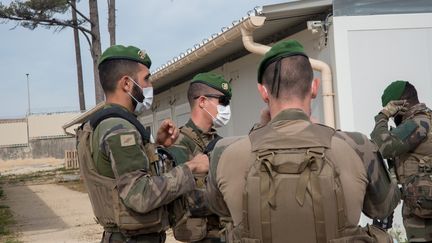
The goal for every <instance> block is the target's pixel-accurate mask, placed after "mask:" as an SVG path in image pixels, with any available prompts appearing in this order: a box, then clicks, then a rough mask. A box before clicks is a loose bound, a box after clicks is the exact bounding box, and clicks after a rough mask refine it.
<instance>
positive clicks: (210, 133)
mask: <svg viewBox="0 0 432 243" xmlns="http://www.w3.org/2000/svg"><path fill="white" fill-rule="evenodd" d="M186 126H188V127H190V128H192V130H194V131H195V132H196V133H198V134H209V135H213V134H215V133H216V130H215V129H214V128H213V127H212V128H210V131H208V132H203V131H202V130H201V129H200V128H199V127H198V126H197V125H196V124H195V123H194V122H193V121H192V119H189V121H188V122H187V123H186Z"/></svg>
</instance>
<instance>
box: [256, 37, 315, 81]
mask: <svg viewBox="0 0 432 243" xmlns="http://www.w3.org/2000/svg"><path fill="white" fill-rule="evenodd" d="M291 56H304V57H306V58H308V56H307V55H306V54H305V52H304V48H303V46H302V45H301V44H300V43H299V42H298V41H296V40H283V41H279V42H278V43H276V44H274V45H273V46H272V48H271V49H270V50H269V51H268V52H267V53H266V54H265V55H264V57H263V59H262V60H261V63H260V64H259V66H258V83H260V84H261V83H262V76H263V75H264V71H265V70H266V68H267V67H268V66H270V64H272V63H274V62H277V61H279V62H280V60H281V59H283V58H285V57H291Z"/></svg>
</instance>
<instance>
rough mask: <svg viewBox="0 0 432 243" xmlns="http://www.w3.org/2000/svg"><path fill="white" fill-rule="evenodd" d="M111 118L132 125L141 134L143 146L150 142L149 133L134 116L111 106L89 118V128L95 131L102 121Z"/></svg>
mask: <svg viewBox="0 0 432 243" xmlns="http://www.w3.org/2000/svg"><path fill="white" fill-rule="evenodd" d="M112 117H119V118H123V119H125V120H126V121H128V122H130V123H132V125H134V126H135V128H136V129H137V130H138V132H139V133H140V134H141V137H142V140H143V142H144V144H146V143H148V142H149V141H150V132H149V131H148V130H146V129H145V128H144V126H143V125H142V124H141V123H140V122H139V121H138V119H137V118H136V117H135V116H134V115H132V114H131V113H129V112H127V111H125V110H123V109H122V108H120V107H116V106H113V107H109V108H106V109H103V110H101V111H98V112H96V113H95V114H93V115H92V116H91V117H90V118H89V121H90V126H91V127H92V128H93V129H95V128H96V127H97V126H98V125H99V124H100V123H101V122H102V121H103V120H105V119H108V118H112Z"/></svg>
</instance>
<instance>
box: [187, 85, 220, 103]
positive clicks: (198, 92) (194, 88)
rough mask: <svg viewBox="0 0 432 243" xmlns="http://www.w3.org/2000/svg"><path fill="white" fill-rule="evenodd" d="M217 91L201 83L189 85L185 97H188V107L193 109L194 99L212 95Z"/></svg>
mask: <svg viewBox="0 0 432 243" xmlns="http://www.w3.org/2000/svg"><path fill="white" fill-rule="evenodd" d="M216 92H219V91H217V90H216V89H213V88H212V87H210V86H207V85H205V84H203V83H192V84H190V85H189V89H188V92H187V97H188V101H189V105H190V106H191V107H194V104H195V100H196V99H195V98H196V97H199V96H202V95H205V94H214V93H216Z"/></svg>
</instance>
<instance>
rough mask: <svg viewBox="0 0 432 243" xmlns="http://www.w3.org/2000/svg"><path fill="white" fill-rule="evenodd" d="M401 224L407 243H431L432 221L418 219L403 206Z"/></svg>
mask: <svg viewBox="0 0 432 243" xmlns="http://www.w3.org/2000/svg"><path fill="white" fill-rule="evenodd" d="M402 217H403V224H404V227H405V231H406V235H407V238H408V241H409V242H432V219H424V218H420V217H418V216H416V215H414V214H412V213H411V210H410V209H409V208H408V207H406V206H405V205H403V207H402Z"/></svg>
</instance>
